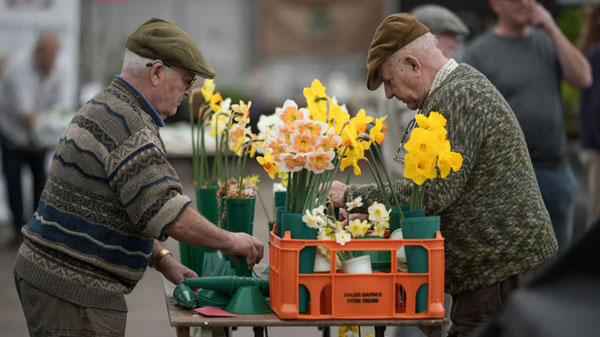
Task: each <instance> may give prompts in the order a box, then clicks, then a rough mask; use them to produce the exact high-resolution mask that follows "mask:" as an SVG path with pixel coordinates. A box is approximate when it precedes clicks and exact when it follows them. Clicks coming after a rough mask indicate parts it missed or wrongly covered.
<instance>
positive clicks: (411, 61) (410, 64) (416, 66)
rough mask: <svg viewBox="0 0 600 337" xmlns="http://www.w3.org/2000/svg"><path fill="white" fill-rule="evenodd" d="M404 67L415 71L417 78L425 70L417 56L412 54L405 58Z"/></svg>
mask: <svg viewBox="0 0 600 337" xmlns="http://www.w3.org/2000/svg"><path fill="white" fill-rule="evenodd" d="M404 65H405V66H406V67H407V69H409V70H410V71H413V72H414V73H415V74H416V75H417V76H419V75H421V72H422V70H423V69H422V67H421V62H420V61H419V59H418V58H416V57H415V56H413V55H410V54H409V55H406V56H404Z"/></svg>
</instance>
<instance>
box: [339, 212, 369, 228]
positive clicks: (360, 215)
mask: <svg viewBox="0 0 600 337" xmlns="http://www.w3.org/2000/svg"><path fill="white" fill-rule="evenodd" d="M354 219H359V220H361V221H362V220H368V219H369V214H363V213H350V218H348V211H346V209H344V208H340V219H339V220H340V221H341V222H342V227H346V225H347V224H348V222H349V221H350V220H354Z"/></svg>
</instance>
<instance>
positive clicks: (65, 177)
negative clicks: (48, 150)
mask: <svg viewBox="0 0 600 337" xmlns="http://www.w3.org/2000/svg"><path fill="white" fill-rule="evenodd" d="M160 125H164V124H163V121H162V119H161V118H160V116H159V115H158V114H157V112H156V110H154V108H153V107H152V106H151V105H150V103H148V102H147V101H146V100H145V98H143V96H141V94H140V93H139V92H138V91H137V89H135V88H134V87H133V86H131V85H130V84H129V83H128V82H125V81H124V80H123V79H121V78H120V77H117V78H116V79H115V80H113V81H112V83H111V84H110V85H109V86H108V87H107V88H106V89H105V90H103V91H102V92H101V93H99V94H98V95H96V96H95V97H94V98H93V99H91V100H90V101H89V102H88V103H86V104H85V105H84V106H83V107H82V108H81V110H80V111H79V112H78V113H77V115H76V116H75V117H74V118H73V120H72V121H71V123H70V124H69V126H68V127H67V129H66V131H65V134H64V136H63V137H62V138H61V140H60V142H59V144H58V146H57V150H56V153H55V154H54V157H53V160H52V167H51V169H50V176H49V177H48V182H47V184H46V187H45V189H44V191H43V193H42V197H41V200H40V204H39V207H38V209H37V212H36V213H35V214H34V216H33V218H32V219H31V220H30V221H29V223H27V225H25V227H24V228H23V234H24V236H25V241H24V243H23V245H22V246H21V248H20V249H19V254H18V256H17V259H16V262H15V272H16V273H18V274H19V275H20V276H21V277H23V278H24V279H25V280H27V281H28V282H29V283H31V284H33V285H34V286H35V287H37V288H39V289H42V290H44V291H45V292H47V293H50V294H52V295H54V296H56V297H59V298H62V299H64V300H66V301H69V302H72V303H75V304H79V305H82V306H86V307H96V308H104V309H113V310H121V311H126V310H127V306H126V303H125V299H124V296H123V295H124V294H126V293H129V292H130V291H131V290H133V288H134V287H135V285H136V284H137V282H138V281H139V280H140V279H141V278H142V276H143V274H144V271H145V270H146V267H147V266H148V261H149V259H150V254H151V253H152V247H153V244H154V239H159V240H164V239H166V234H165V231H166V230H167V228H168V227H169V226H170V225H171V224H173V223H174V222H175V221H176V220H177V218H178V217H179V215H180V214H181V213H182V212H183V210H184V209H185V207H187V205H188V204H189V203H190V199H189V198H188V197H186V196H184V195H182V194H181V193H182V186H181V182H180V181H179V178H178V177H177V174H176V173H175V170H174V169H173V167H171V165H170V164H169V162H168V161H167V158H166V153H165V148H164V145H163V143H162V140H161V139H160V136H159V133H158V130H159V129H158V127H159V126H160Z"/></svg>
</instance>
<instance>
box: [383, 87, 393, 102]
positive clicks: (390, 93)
mask: <svg viewBox="0 0 600 337" xmlns="http://www.w3.org/2000/svg"><path fill="white" fill-rule="evenodd" d="M383 86H384V88H385V97H387V98H388V99H392V98H393V97H394V90H392V88H390V86H388V85H387V84H384V85H383Z"/></svg>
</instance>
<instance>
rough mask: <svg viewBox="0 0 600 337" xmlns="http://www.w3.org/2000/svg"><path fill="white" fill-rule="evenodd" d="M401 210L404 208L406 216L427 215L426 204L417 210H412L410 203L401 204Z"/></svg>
mask: <svg viewBox="0 0 600 337" xmlns="http://www.w3.org/2000/svg"><path fill="white" fill-rule="evenodd" d="M400 210H402V215H403V216H404V217H405V218H414V217H419V216H425V206H423V207H421V208H420V209H418V210H416V211H411V210H410V205H400Z"/></svg>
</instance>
